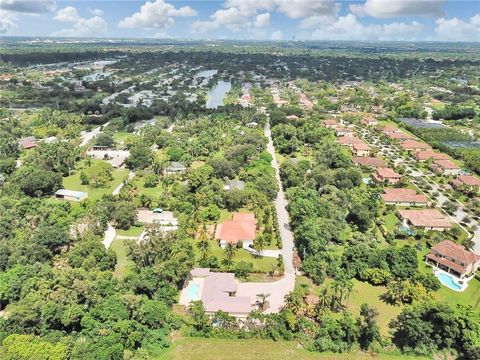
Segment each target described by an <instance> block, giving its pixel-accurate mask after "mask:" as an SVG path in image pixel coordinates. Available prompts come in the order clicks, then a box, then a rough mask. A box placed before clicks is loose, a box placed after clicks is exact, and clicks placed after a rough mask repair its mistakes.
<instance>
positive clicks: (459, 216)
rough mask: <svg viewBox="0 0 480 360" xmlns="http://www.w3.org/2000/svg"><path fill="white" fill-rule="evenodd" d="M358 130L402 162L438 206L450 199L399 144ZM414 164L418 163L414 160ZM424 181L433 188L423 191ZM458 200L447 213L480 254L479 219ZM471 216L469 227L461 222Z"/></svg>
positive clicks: (383, 150)
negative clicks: (405, 155) (409, 157)
mask: <svg viewBox="0 0 480 360" xmlns="http://www.w3.org/2000/svg"><path fill="white" fill-rule="evenodd" d="M357 130H358V132H359V134H360V136H361V137H362V138H363V140H365V141H366V142H367V143H369V144H370V145H371V146H374V147H379V148H381V154H382V155H383V156H386V157H387V158H390V159H391V160H392V161H394V163H395V164H396V165H398V164H401V165H403V166H404V167H405V170H406V175H407V176H408V177H409V178H410V181H411V182H412V183H413V184H414V185H415V186H416V187H417V189H418V190H419V191H420V192H423V193H425V195H427V196H428V197H429V198H430V199H433V200H435V201H436V202H437V204H438V206H442V205H443V204H444V203H445V202H447V201H450V200H449V199H448V197H447V193H446V191H445V190H444V189H443V188H442V187H441V186H440V185H439V184H437V183H436V182H435V181H434V180H433V179H432V178H431V177H430V176H429V175H428V174H425V173H424V172H423V171H422V170H420V169H419V168H417V167H416V166H415V165H411V164H409V160H407V159H405V158H404V157H403V156H402V155H401V154H400V151H399V149H398V148H397V146H395V145H388V144H386V143H384V142H383V141H382V140H381V139H380V137H379V136H378V135H377V134H375V133H373V132H372V131H370V130H369V129H368V130H367V129H365V128H359V127H357ZM366 135H368V136H370V138H371V139H373V140H371V141H368V140H367V139H366ZM413 164H416V162H415V161H414V163H413ZM422 181H425V182H426V183H427V184H428V185H429V186H430V187H431V190H429V191H428V192H424V191H422V190H421V189H420V188H419V187H418V185H420V183H421V182H422ZM453 201H454V202H456V204H457V206H458V208H457V210H456V211H455V213H454V214H452V215H450V214H447V215H448V216H449V217H450V218H451V219H452V220H453V221H454V222H456V223H457V224H458V225H459V226H460V227H461V228H462V229H463V230H465V231H466V232H467V233H469V234H470V236H471V238H472V241H473V242H474V246H473V248H472V250H473V251H474V252H475V253H477V254H480V224H479V222H478V221H476V220H474V219H472V218H471V215H470V214H469V212H468V210H467V208H466V207H465V205H464V204H462V203H461V202H460V201H458V200H457V199H454V200H453ZM467 216H468V217H470V221H469V222H468V223H467V226H468V228H466V227H465V226H463V225H462V224H461V223H463V222H464V221H463V219H465V217H467Z"/></svg>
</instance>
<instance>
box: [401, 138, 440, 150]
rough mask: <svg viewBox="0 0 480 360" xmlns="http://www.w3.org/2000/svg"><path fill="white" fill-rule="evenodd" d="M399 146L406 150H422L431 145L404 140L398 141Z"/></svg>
mask: <svg viewBox="0 0 480 360" xmlns="http://www.w3.org/2000/svg"><path fill="white" fill-rule="evenodd" d="M400 146H401V147H402V148H403V149H404V150H407V151H412V152H417V151H422V150H431V149H432V148H431V146H430V145H428V144H425V143H423V142H419V141H416V140H405V141H402V142H401V143H400Z"/></svg>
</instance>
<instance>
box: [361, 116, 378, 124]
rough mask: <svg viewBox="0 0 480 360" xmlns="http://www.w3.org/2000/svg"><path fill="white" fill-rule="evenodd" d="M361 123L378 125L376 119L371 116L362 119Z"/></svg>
mask: <svg viewBox="0 0 480 360" xmlns="http://www.w3.org/2000/svg"><path fill="white" fill-rule="evenodd" d="M361 123H362V124H363V125H365V126H376V125H378V121H377V119H375V118H372V117H365V118H363V119H362V121H361Z"/></svg>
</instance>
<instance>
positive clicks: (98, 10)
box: [90, 9, 103, 16]
mask: <svg viewBox="0 0 480 360" xmlns="http://www.w3.org/2000/svg"><path fill="white" fill-rule="evenodd" d="M90 13H91V14H92V15H97V16H102V15H103V10H100V9H91V10H90Z"/></svg>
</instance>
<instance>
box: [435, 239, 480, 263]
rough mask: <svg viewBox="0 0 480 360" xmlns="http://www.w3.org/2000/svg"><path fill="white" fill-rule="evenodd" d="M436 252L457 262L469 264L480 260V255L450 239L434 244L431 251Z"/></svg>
mask: <svg viewBox="0 0 480 360" xmlns="http://www.w3.org/2000/svg"><path fill="white" fill-rule="evenodd" d="M432 252H436V253H439V254H441V255H444V256H448V257H449V258H452V259H455V260H456V261H457V262H460V263H464V264H465V265H467V264H474V263H476V262H477V261H480V256H479V255H477V254H475V253H473V252H472V251H468V250H466V249H465V247H463V246H462V245H459V244H456V243H454V242H453V241H450V240H443V241H441V242H439V243H438V244H436V245H434V246H432V248H431V249H430V253H432Z"/></svg>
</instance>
